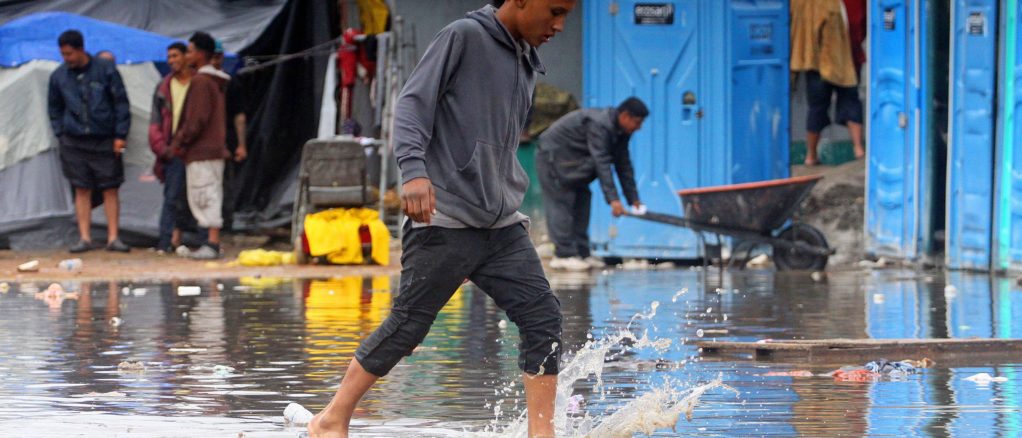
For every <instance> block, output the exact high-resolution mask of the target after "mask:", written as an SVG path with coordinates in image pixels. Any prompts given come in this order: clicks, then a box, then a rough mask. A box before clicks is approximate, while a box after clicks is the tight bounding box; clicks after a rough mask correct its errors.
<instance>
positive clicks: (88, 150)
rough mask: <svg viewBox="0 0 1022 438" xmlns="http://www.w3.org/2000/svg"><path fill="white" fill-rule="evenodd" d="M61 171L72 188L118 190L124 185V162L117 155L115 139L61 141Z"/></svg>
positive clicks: (77, 138)
mask: <svg viewBox="0 0 1022 438" xmlns="http://www.w3.org/2000/svg"><path fill="white" fill-rule="evenodd" d="M60 167H61V169H62V170H63V171H64V177H66V178H67V179H68V181H70V182H71V187H74V188H79V189H91V190H106V189H116V188H119V187H120V186H121V184H123V183H124V160H123V159H122V158H121V156H119V155H116V154H114V140H113V139H112V138H79V137H69V136H62V137H61V138H60Z"/></svg>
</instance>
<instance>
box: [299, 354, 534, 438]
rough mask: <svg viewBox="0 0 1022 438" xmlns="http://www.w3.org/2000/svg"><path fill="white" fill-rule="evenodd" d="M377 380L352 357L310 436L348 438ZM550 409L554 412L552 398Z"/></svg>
mask: <svg viewBox="0 0 1022 438" xmlns="http://www.w3.org/2000/svg"><path fill="white" fill-rule="evenodd" d="M377 380H379V377H377V376H375V375H373V374H371V373H370V372H368V371H366V370H365V369H364V368H362V364H360V363H358V361H357V360H355V359H352V360H351V364H350V365H348V371H347V372H345V373H344V378H343V379H341V386H340V388H337V392H336V393H335V394H334V398H333V400H330V404H328V405H327V406H326V407H325V408H323V410H322V411H320V413H318V414H316V416H315V417H313V418H312V421H311V422H309V438H346V437H347V436H348V425H349V424H350V423H351V415H352V414H353V413H354V412H355V406H357V405H358V402H359V400H362V396H364V395H365V394H366V392H369V388H372V386H373V384H375V383H376V381H377ZM550 410H551V412H553V399H552V398H551V404H550Z"/></svg>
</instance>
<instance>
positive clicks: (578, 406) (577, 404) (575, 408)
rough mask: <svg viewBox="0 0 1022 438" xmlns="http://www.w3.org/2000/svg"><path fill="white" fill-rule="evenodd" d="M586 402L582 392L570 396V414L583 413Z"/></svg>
mask: <svg viewBox="0 0 1022 438" xmlns="http://www.w3.org/2000/svg"><path fill="white" fill-rule="evenodd" d="M584 402H585V399H584V398H583V397H582V394H575V395H573V396H571V397H569V398H568V413H569V414H578V413H581V412H582V404H583V403H584Z"/></svg>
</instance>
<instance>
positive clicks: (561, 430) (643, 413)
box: [475, 301, 738, 438]
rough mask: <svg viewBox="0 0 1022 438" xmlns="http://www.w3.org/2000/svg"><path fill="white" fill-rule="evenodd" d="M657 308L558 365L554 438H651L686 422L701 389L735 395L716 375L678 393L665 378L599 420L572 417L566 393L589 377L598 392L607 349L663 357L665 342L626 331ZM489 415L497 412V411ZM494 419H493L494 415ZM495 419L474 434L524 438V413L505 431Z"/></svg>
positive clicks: (572, 398)
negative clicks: (646, 437)
mask: <svg viewBox="0 0 1022 438" xmlns="http://www.w3.org/2000/svg"><path fill="white" fill-rule="evenodd" d="M659 305H660V303H659V302H656V301H654V302H652V303H651V304H650V310H649V312H647V313H638V314H636V315H635V316H633V317H632V318H631V320H630V321H629V323H628V326H627V327H626V328H624V329H621V330H620V331H618V332H617V333H615V334H612V335H608V336H606V337H604V338H602V339H599V340H592V339H590V340H589V341H587V342H586V343H585V345H584V346H582V348H580V349H579V350H578V351H577V352H576V353H575V354H574V356H572V357H571V358H570V359H568V360H567V361H566V362H565V364H564V365H563V366H562V367H561V370H560V372H559V373H558V375H557V397H556V400H555V402H554V428H555V430H556V432H557V436H564V437H590V438H616V437H631V436H632V435H633V434H635V433H637V432H641V433H645V434H651V433H653V432H654V431H656V430H658V429H664V428H673V427H674V425H675V424H676V423H677V422H678V420H679V418H680V417H681V415H682V414H684V415H685V417H686V418H687V419H688V420H690V421H691V419H692V412H693V410H694V409H695V407H696V405H697V403H698V402H699V398H700V397H701V396H702V395H703V394H705V393H706V392H707V391H710V390H712V389H715V388H724V389H727V390H729V391H731V392H734V393H735V394H736V396H737V395H738V391H737V390H735V389H734V388H732V387H730V386H727V385H725V384H724V383H723V381H722V378H721V377H720V376H718V377H717V378H716V379H714V380H713V381H711V382H709V383H706V384H703V385H699V386H696V387H693V388H690V389H687V390H679V389H678V387H680V386H682V384H681V382H678V381H675V380H668V381H666V382H664V383H663V384H661V385H659V386H657V387H655V388H653V389H652V390H651V391H649V392H647V393H645V394H643V395H642V396H640V397H638V398H636V399H634V400H632V401H631V402H629V403H627V404H626V405H624V406H622V407H621V408H619V409H617V410H616V411H615V412H614V413H613V414H611V415H608V416H604V417H602V418H601V417H596V418H594V417H591V416H590V415H589V414H588V413H586V414H584V415H583V416H581V417H579V416H577V415H575V416H573V415H572V414H573V413H574V412H575V411H577V410H578V406H579V401H580V399H581V396H579V395H572V392H574V385H575V383H576V382H578V381H580V380H584V379H588V378H590V377H591V378H592V379H593V380H595V382H596V383H595V386H594V389H593V391H594V392H596V393H599V392H602V390H603V367H604V362H605V361H606V359H607V354H608V353H610V351H611V350H612V349H615V348H620V349H623V350H624V351H628V350H639V349H645V348H653V349H654V350H656V351H658V352H661V353H663V352H664V351H666V350H667V348H668V347H670V345H671V340H670V339H661V338H658V339H650V338H649V336H648V333H647V332H643V335H642V336H641V337H640V336H637V335H635V333H633V332H632V331H631V325H632V323H633V322H634V321H635V320H636V319H647V320H650V319H652V318H653V317H654V316H655V315H656V311H657V307H658V306H659ZM625 340H630V341H631V342H630V343H629V344H628V345H625V344H622V342H623V341H625ZM495 412H496V413H498V414H499V412H500V411H499V408H498V409H497V410H496V411H495ZM496 421H499V416H498V419H497V420H496ZM496 421H495V423H494V424H493V425H492V426H491V427H487V428H486V429H485V430H484V431H483V432H481V433H479V434H475V435H476V436H479V437H497V436H500V437H514V438H524V437H526V436H528V420H527V418H526V412H522V413H521V414H520V415H519V416H518V418H517V419H515V421H514V422H512V423H511V424H510V425H508V426H507V427H500V426H499V425H498V424H497V423H496Z"/></svg>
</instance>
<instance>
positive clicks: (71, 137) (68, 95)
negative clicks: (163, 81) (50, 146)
mask: <svg viewBox="0 0 1022 438" xmlns="http://www.w3.org/2000/svg"><path fill="white" fill-rule="evenodd" d="M57 44H58V45H59V46H60V55H61V56H62V57H63V58H64V63H63V64H61V66H60V67H58V68H57V70H55V71H54V72H53V74H52V75H50V89H49V98H48V101H49V102H48V103H49V115H50V124H51V125H52V126H53V133H54V135H56V136H57V138H58V139H59V140H60V164H61V168H62V169H63V171H64V176H65V177H67V179H68V180H69V181H70V182H71V186H72V187H74V190H75V216H76V218H77V219H78V233H79V235H80V239H79V240H78V243H75V244H74V245H72V246H71V252H73V253H79V252H85V251H88V250H90V249H92V236H91V235H90V233H89V229H90V227H91V226H92V223H91V214H92V192H93V190H99V191H102V192H103V204H104V207H103V209H104V210H105V211H106V218H107V245H106V249H107V250H109V251H117V252H128V251H129V248H128V246H127V245H125V244H124V243H123V242H121V240H120V239H119V238H118V236H117V233H118V219H119V215H120V201H119V200H118V196H117V190H118V189H119V188H120V186H121V184H123V183H124V162H123V161H122V157H121V154H122V153H123V152H124V147H125V139H126V138H127V137H128V128H130V127H131V113H130V111H129V106H128V94H127V92H126V91H125V89H124V82H123V81H122V80H121V75H120V73H117V67H116V66H115V65H114V64H113V63H111V62H109V61H106V60H103V59H98V58H94V57H92V56H90V55H89V54H88V53H86V52H85V40H84V38H82V34H81V32H78V31H77V30H68V31H66V32H64V33H62V34H60V37H59V38H58V39H57Z"/></svg>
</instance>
